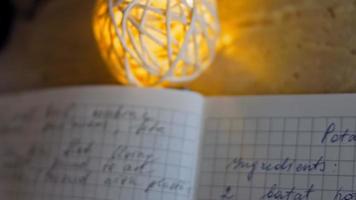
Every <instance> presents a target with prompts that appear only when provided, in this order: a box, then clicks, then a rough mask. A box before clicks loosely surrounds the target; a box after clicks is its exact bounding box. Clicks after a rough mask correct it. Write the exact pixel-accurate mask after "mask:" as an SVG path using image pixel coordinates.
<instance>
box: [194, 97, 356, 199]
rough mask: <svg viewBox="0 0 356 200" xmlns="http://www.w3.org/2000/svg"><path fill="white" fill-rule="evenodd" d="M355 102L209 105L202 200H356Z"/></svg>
mask: <svg viewBox="0 0 356 200" xmlns="http://www.w3.org/2000/svg"><path fill="white" fill-rule="evenodd" d="M355 102H356V96H355V95H337V96H335V95H334V96H332V95H331V96H289V97H283V96H280V97H255V98H254V97H242V98H214V99H209V100H208V103H207V112H206V117H207V119H206V123H205V124H206V127H205V133H204V136H203V137H204V144H203V153H202V157H201V167H200V168H201V171H200V180H199V181H200V183H199V192H198V199H199V200H259V199H271V200H272V199H278V200H290V199H303V200H307V199H311V200H313V199H318V200H346V199H356V193H355V191H356V183H355V181H356V176H355V174H356V168H355V165H356V162H355V161H356V152H355V150H356V149H355V148H356V147H355V144H356V132H355V130H356V107H355V106H354V103H355Z"/></svg>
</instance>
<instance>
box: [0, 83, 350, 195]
mask: <svg viewBox="0 0 356 200" xmlns="http://www.w3.org/2000/svg"><path fill="white" fill-rule="evenodd" d="M0 99H1V100H0V110H1V112H0V195H1V197H0V199H4V200H236V199H238V200H259V199H278V200H307V199H319V200H329V199H330V200H346V199H348V200H351V199H356V193H355V190H356V183H355V178H356V176H355V174H356V171H355V170H356V167H355V164H356V162H355V161H356V152H355V144H356V133H355V130H356V106H355V103H356V95H313V96H273V97H213V98H204V97H202V96H200V95H198V94H195V93H191V92H185V91H173V90H153V89H152V90H151V89H128V88H119V87H86V88H73V89H61V90H48V91H42V92H32V93H27V94H19V95H14V96H6V97H2V98H0Z"/></svg>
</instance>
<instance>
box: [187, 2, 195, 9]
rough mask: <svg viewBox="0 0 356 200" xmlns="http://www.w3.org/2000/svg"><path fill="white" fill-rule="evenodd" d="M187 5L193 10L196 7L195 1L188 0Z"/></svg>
mask: <svg viewBox="0 0 356 200" xmlns="http://www.w3.org/2000/svg"><path fill="white" fill-rule="evenodd" d="M186 2H187V4H188V6H189V7H191V8H193V6H194V0H186Z"/></svg>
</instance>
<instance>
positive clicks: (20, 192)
mask: <svg viewBox="0 0 356 200" xmlns="http://www.w3.org/2000/svg"><path fill="white" fill-rule="evenodd" d="M3 107H4V110H3V111H5V110H6V109H8V111H7V112H6V113H3V114H1V115H0V117H1V120H0V186H1V187H0V188H1V191H0V194H2V195H5V197H6V199H8V200H22V199H26V200H28V199H30V200H31V199H34V200H57V199H58V200H84V199H85V200H122V199H125V200H143V199H144V200H159V199H161V200H187V199H192V198H193V195H194V194H193V193H194V191H193V190H194V188H193V187H194V183H195V173H196V164H197V163H196V162H197V160H198V159H197V158H198V155H197V152H198V148H199V138H200V116H199V115H198V114H195V113H189V112H182V111H178V110H173V109H165V108H159V107H158V108H157V107H147V106H139V105H125V104H117V105H116V104H113V105H111V104H110V105H107V104H100V103H98V104H94V103H91V104H88V103H82V102H71V103H68V102H67V103H60V104H58V103H54V104H51V103H49V104H45V105H36V106H27V107H26V109H24V108H21V109H16V108H15V107H13V108H7V106H3Z"/></svg>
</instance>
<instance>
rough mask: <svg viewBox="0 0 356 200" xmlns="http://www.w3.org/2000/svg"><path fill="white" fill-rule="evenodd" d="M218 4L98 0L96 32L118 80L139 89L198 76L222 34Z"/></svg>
mask: <svg viewBox="0 0 356 200" xmlns="http://www.w3.org/2000/svg"><path fill="white" fill-rule="evenodd" d="M215 6H216V5H215V0H139V1H133V0H123V1H120V2H117V1H113V0H98V4H97V8H96V11H95V16H94V32H95V36H96V39H97V42H98V45H99V48H100V51H101V54H102V56H103V58H104V60H105V61H106V62H107V64H108V65H109V66H110V68H111V69H112V71H113V73H114V75H115V76H116V77H117V79H118V80H119V81H120V82H122V83H124V84H135V85H139V86H152V85H163V84H166V83H169V82H172V83H179V82H185V81H190V80H193V79H194V78H196V77H197V76H198V75H199V74H200V73H201V72H202V70H204V69H205V68H206V67H208V66H209V65H210V63H211V62H212V59H213V57H214V54H215V44H216V41H217V36H218V33H219V24H218V22H217V21H218V20H217V14H216V12H215V10H214V8H215Z"/></svg>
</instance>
